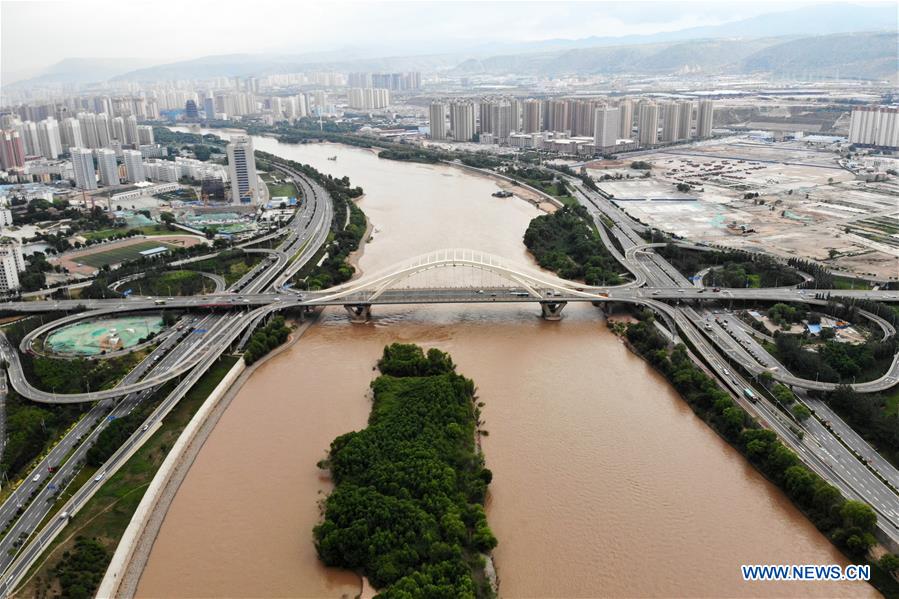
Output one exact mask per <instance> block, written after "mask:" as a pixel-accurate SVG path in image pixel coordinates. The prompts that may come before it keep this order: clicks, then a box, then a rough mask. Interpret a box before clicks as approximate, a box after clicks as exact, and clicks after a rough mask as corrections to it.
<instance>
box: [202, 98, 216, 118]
mask: <svg viewBox="0 0 899 599" xmlns="http://www.w3.org/2000/svg"><path fill="white" fill-rule="evenodd" d="M203 112H205V113H206V120H207V121H210V120H212V119H214V118H215V98H213V97H212V96H206V97H205V98H204V99H203Z"/></svg>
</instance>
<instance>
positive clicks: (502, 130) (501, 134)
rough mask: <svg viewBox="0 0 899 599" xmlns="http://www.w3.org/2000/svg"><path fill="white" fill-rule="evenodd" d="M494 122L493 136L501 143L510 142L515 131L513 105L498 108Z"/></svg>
mask: <svg viewBox="0 0 899 599" xmlns="http://www.w3.org/2000/svg"><path fill="white" fill-rule="evenodd" d="M493 120H494V121H495V125H494V127H493V134H494V135H495V136H496V139H497V140H498V141H501V142H506V141H508V140H509V136H510V135H512V131H514V129H513V128H512V105H511V104H503V105H502V106H497V107H496V110H495V113H494V116H493Z"/></svg>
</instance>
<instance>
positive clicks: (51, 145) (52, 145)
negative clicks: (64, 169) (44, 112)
mask: <svg viewBox="0 0 899 599" xmlns="http://www.w3.org/2000/svg"><path fill="white" fill-rule="evenodd" d="M37 135H38V139H39V140H40V145H41V155H42V156H43V157H44V158H48V159H50V160H56V159H57V158H59V155H60V154H62V140H61V139H60V135H59V123H58V122H56V119H54V118H53V117H49V118H46V119H44V120H42V121H41V122H39V123H38V124H37Z"/></svg>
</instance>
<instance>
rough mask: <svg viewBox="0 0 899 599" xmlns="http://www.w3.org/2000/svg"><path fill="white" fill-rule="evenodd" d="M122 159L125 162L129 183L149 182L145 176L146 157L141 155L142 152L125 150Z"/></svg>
mask: <svg viewBox="0 0 899 599" xmlns="http://www.w3.org/2000/svg"><path fill="white" fill-rule="evenodd" d="M122 158H123V160H124V162H125V175H126V176H127V178H128V182H129V183H138V182H140V181H146V180H147V177H146V175H145V174H144V156H143V154H141V153H140V150H124V151H123V152H122Z"/></svg>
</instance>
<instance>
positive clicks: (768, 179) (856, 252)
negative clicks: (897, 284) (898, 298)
mask: <svg viewBox="0 0 899 599" xmlns="http://www.w3.org/2000/svg"><path fill="white" fill-rule="evenodd" d="M634 159H635V160H636V159H639V160H643V161H646V162H650V163H651V164H652V166H653V168H652V171H651V176H650V177H649V178H633V177H631V178H630V179H628V178H627V173H628V172H633V171H632V170H631V169H629V168H627V167H628V166H629V164H630V160H626V161H617V163H615V164H613V163H612V162H613V161H596V162H594V163H591V164H590V165H588V167H599V168H598V169H594V170H593V171H592V172H591V174H592V175H593V176H594V177H595V178H597V184H598V185H599V187H600V188H601V189H603V191H605V192H607V193H610V194H612V195H613V196H614V198H615V200H616V202H617V203H618V205H619V206H621V207H622V208H624V209H625V210H627V211H628V212H629V213H630V214H632V215H633V216H635V217H636V218H638V219H640V220H641V221H643V222H645V223H647V224H651V225H653V226H656V227H659V228H661V229H663V230H665V231H668V232H670V233H674V234H677V235H680V236H683V237H685V238H688V239H691V240H695V241H705V242H707V243H712V244H720V245H724V246H727V247H734V248H740V249H746V250H752V251H760V250H761V251H766V252H771V253H774V254H777V255H780V256H783V257H792V256H796V257H802V258H808V259H813V260H817V261H820V262H824V263H827V264H828V265H830V266H831V267H833V268H836V269H840V270H845V271H848V272H853V273H857V274H868V275H874V276H877V277H887V278H889V277H893V278H897V277H899V185H897V183H896V179H895V178H893V179H892V180H891V181H887V182H878V183H865V182H863V181H859V180H856V179H855V177H854V175H853V174H852V173H850V172H849V171H846V170H844V169H843V168H841V167H840V166H839V165H838V164H837V161H836V159H837V155H836V154H835V153H834V152H832V151H825V150H822V149H820V148H811V147H805V146H804V145H803V144H802V143H799V142H781V143H765V142H755V141H751V140H748V139H747V138H728V139H727V140H723V141H719V140H716V141H712V142H700V143H698V144H694V145H691V146H677V147H675V148H669V149H663V150H660V151H658V152H653V153H650V154H642V155H639V158H636V157H635V158H634ZM622 167H623V168H622ZM614 170H618V172H620V173H621V174H622V175H621V178H617V175H613V176H615V178H613V179H611V180H605V181H603V180H601V175H600V176H599V177H598V176H597V174H600V173H603V174H609V173H611V172H614ZM678 183H681V184H683V183H686V184H689V185H690V186H691V188H690V189H689V190H688V191H683V192H681V191H678V190H677V185H678ZM756 194H758V196H756Z"/></svg>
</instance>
